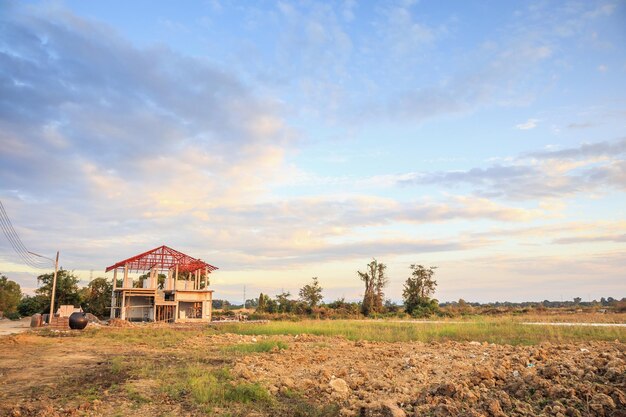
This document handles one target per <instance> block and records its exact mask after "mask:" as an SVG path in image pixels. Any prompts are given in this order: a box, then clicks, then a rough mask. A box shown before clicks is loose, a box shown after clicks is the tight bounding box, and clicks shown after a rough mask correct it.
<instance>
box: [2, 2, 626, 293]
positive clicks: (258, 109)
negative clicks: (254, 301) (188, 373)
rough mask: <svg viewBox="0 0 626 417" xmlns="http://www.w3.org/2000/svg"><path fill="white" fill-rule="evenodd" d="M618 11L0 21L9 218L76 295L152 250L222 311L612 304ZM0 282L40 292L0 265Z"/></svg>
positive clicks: (15, 15)
mask: <svg viewBox="0 0 626 417" xmlns="http://www.w3.org/2000/svg"><path fill="white" fill-rule="evenodd" d="M625 28H626V5H625V4H624V3H623V2H619V1H589V2H547V1H537V2H526V1H524V2H521V1H520V2H499V1H491V2H465V1H456V2H445V3H444V4H442V3H441V2H435V1H418V2H412V1H399V2H357V1H343V2H329V3H324V4H322V3H320V2H307V1H301V2H286V1H285V2H246V3H245V4H242V3H241V2H228V1H197V2H185V3H184V5H182V6H181V5H180V4H176V3H172V2H154V1H150V2H148V1H145V2H132V3H130V4H128V3H127V2H115V1H112V2H106V3H104V2H102V3H98V2H82V1H55V2H40V1H33V2H14V1H2V2H0V80H1V83H0V149H2V151H0V198H1V199H2V201H3V203H4V205H5V207H6V208H7V210H8V212H9V214H10V215H11V217H12V219H13V222H14V224H15V226H16V229H17V230H18V232H19V233H20V235H21V236H22V240H23V241H24V242H25V244H26V245H27V246H28V247H29V249H30V248H32V250H33V251H36V252H42V253H54V251H55V250H57V249H58V250H61V253H62V255H61V259H62V264H63V266H64V267H65V268H68V269H74V270H75V271H76V272H77V273H78V274H79V275H81V277H83V279H85V280H88V278H89V276H90V270H94V272H93V274H94V276H99V275H103V273H102V272H101V271H103V270H104V268H105V267H106V266H108V265H109V264H113V263H115V262H116V261H118V260H120V259H123V258H126V257H129V256H131V255H133V254H136V253H139V252H142V251H145V250H147V249H150V248H153V247H156V246H159V245H161V244H168V245H170V246H172V247H174V248H176V249H179V250H181V251H183V252H186V253H189V254H191V255H192V256H198V257H202V258H203V259H206V260H208V261H209V262H211V263H213V264H215V265H217V266H219V267H220V268H221V269H220V271H218V272H217V273H216V274H215V277H214V281H213V283H214V285H215V289H216V292H217V294H216V297H219V298H228V299H231V300H237V299H238V298H240V297H241V296H240V293H241V289H242V287H243V285H246V286H247V288H248V294H253V293H256V292H260V291H263V292H265V293H270V294H273V293H275V292H278V291H280V290H281V289H286V290H290V291H291V292H292V293H297V289H298V288H299V287H301V286H302V285H303V284H304V283H305V282H307V281H308V280H310V278H311V277H312V276H318V277H319V280H320V283H321V284H322V286H324V287H325V288H326V293H325V295H326V297H327V299H328V300H332V299H335V298H337V297H341V296H345V297H346V298H348V299H358V298H359V297H360V294H361V293H362V290H361V285H360V284H361V283H360V282H359V281H358V278H357V275H356V270H357V269H362V268H363V267H364V266H365V264H366V263H367V262H368V261H369V260H370V259H371V258H372V257H376V258H377V259H378V260H379V261H382V262H384V263H387V264H388V265H389V274H390V278H391V284H390V287H389V289H388V291H387V296H388V297H389V298H391V299H394V300H399V299H400V297H401V291H402V283H403V281H404V280H405V279H406V277H407V275H408V271H409V269H408V267H409V265H410V264H412V263H421V264H425V265H437V266H439V269H438V270H437V278H438V280H439V288H438V292H437V297H438V298H439V299H440V300H456V299H458V298H464V299H467V300H476V301H495V300H512V301H520V300H543V299H546V298H547V299H559V298H565V299H571V298H573V297H577V296H580V297H583V299H587V298H591V299H593V298H600V297H602V296H613V297H622V296H624V295H625V294H624V293H625V290H626V279H625V277H624V272H623V271H624V270H626V268H625V267H626V251H625V248H624V243H625V242H626V216H625V214H626V213H625V209H624V207H626V204H624V203H625V198H624V191H625V189H626V162H625V160H624V156H625V154H626V129H625V128H626V99H625V98H624V97H626V81H625V80H626V50H625V48H624V45H626V29H625ZM0 270H1V271H3V272H4V273H5V274H7V275H8V276H10V277H13V278H14V279H16V280H18V281H19V282H20V284H21V285H22V286H23V287H24V289H25V290H26V291H32V289H33V288H34V287H35V285H36V281H35V278H34V277H36V275H37V274H39V273H41V271H38V270H32V269H29V268H28V267H26V266H24V265H21V264H20V263H19V258H18V257H17V256H16V255H15V254H14V253H13V252H11V248H10V246H9V244H8V243H7V242H6V241H4V240H0Z"/></svg>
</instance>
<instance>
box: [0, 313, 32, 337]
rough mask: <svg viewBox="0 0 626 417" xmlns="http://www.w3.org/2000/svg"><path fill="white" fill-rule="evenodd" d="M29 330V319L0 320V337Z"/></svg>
mask: <svg viewBox="0 0 626 417" xmlns="http://www.w3.org/2000/svg"><path fill="white" fill-rule="evenodd" d="M28 329H30V317H24V318H23V319H21V320H15V321H13V320H7V319H3V320H0V336H6V335H9V334H15V333H22V332H25V331H27V330H28Z"/></svg>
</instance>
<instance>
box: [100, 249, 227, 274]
mask: <svg viewBox="0 0 626 417" xmlns="http://www.w3.org/2000/svg"><path fill="white" fill-rule="evenodd" d="M126 265H128V271H129V272H132V271H136V272H146V271H149V270H151V269H152V268H156V269H158V270H161V271H166V270H169V269H172V268H174V267H176V265H178V271H179V272H194V271H198V270H200V271H207V272H211V271H214V270H216V269H218V268H217V267H216V266H213V265H211V264H208V263H206V262H204V261H202V260H201V259H196V258H192V257H191V256H189V255H185V254H184V253H182V252H178V251H177V250H174V249H172V248H170V247H168V246H165V245H163V246H159V247H158V248H155V249H152V250H150V251H148V252H144V253H141V254H139V255H135V256H133V257H132V258H128V259H125V260H123V261H119V262H118V263H116V264H114V265H111V266H109V267H107V269H106V272H109V271H111V270H114V269H117V268H124V266H126Z"/></svg>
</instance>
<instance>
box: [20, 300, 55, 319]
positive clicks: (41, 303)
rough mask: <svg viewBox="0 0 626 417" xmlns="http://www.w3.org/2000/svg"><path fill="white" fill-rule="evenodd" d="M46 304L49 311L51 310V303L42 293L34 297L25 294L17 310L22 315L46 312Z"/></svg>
mask: <svg viewBox="0 0 626 417" xmlns="http://www.w3.org/2000/svg"><path fill="white" fill-rule="evenodd" d="M46 305H47V306H48V311H47V312H50V304H49V301H48V300H46V299H45V297H43V296H41V295H36V296H34V297H31V296H29V295H25V296H24V297H23V298H22V300H21V301H20V303H19V304H18V306H17V311H18V312H19V313H20V315H21V316H22V317H27V316H32V315H33V314H35V313H46V311H44V309H45V306H46Z"/></svg>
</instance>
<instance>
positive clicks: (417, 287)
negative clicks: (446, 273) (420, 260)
mask: <svg viewBox="0 0 626 417" xmlns="http://www.w3.org/2000/svg"><path fill="white" fill-rule="evenodd" d="M435 269H437V267H436V266H431V267H430V268H425V267H424V266H422V265H417V264H413V265H411V271H412V272H411V276H410V277H409V278H408V279H407V280H406V282H405V283H404V291H403V292H402V298H403V299H404V309H405V311H406V312H407V313H409V314H413V312H414V311H415V310H416V309H417V308H419V307H427V306H430V304H431V303H430V296H431V295H432V294H434V293H435V288H436V287H437V281H435V280H434V279H433V275H434V274H435Z"/></svg>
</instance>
